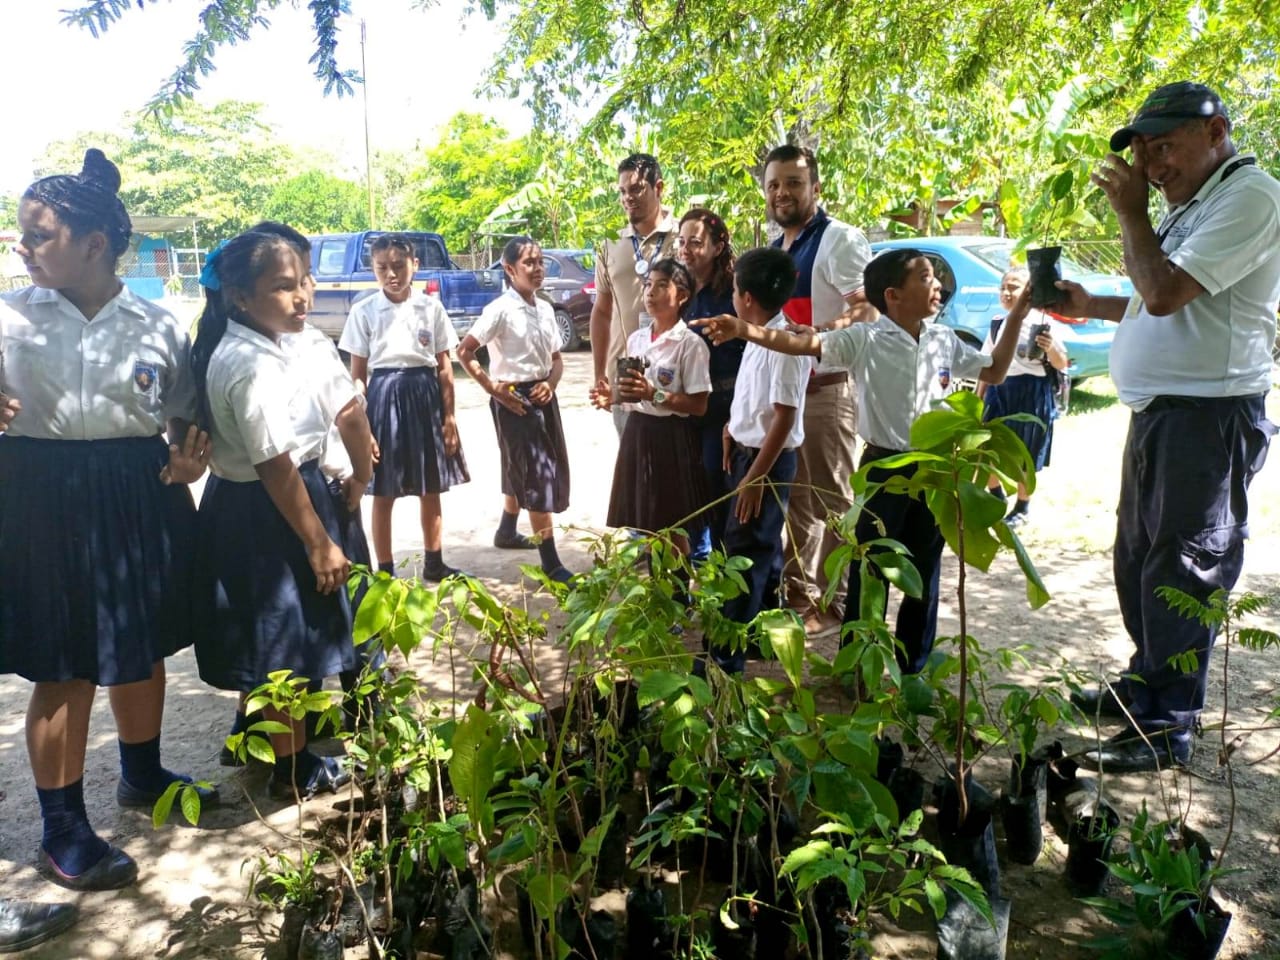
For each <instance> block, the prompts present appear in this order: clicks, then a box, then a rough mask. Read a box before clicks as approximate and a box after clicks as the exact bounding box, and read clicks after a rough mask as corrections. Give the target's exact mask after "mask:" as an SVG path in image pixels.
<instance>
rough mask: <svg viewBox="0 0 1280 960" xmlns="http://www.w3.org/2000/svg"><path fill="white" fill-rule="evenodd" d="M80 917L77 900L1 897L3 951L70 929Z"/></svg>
mask: <svg viewBox="0 0 1280 960" xmlns="http://www.w3.org/2000/svg"><path fill="white" fill-rule="evenodd" d="M79 917H80V910H79V909H78V908H77V907H76V905H75V904H74V903H31V902H30V901H29V900H0V953H17V952H18V951H19V950H26V949H27V948H28V947H34V946H35V945H36V944H37V943H44V942H45V941H46V940H50V939H52V938H53V937H56V936H57V935H58V934H60V933H62V932H63V931H64V930H68V929H70V928H71V927H72V926H73V925H74V924H75V922H76V920H78V919H79Z"/></svg>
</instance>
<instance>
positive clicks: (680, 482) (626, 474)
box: [609, 413, 710, 531]
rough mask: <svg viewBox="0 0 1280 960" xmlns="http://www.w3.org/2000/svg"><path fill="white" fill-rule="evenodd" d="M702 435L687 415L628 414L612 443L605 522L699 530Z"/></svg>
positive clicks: (703, 489)
mask: <svg viewBox="0 0 1280 960" xmlns="http://www.w3.org/2000/svg"><path fill="white" fill-rule="evenodd" d="M708 499H710V498H709V496H708V494H707V477H706V471H704V470H703V469H702V439H701V433H700V431H699V428H698V424H697V422H696V421H695V420H694V418H693V417H676V416H671V417H654V416H651V415H649V414H647V413H632V414H631V415H630V416H629V417H627V426H626V429H624V430H623V431H622V439H621V440H620V441H619V443H618V462H617V464H616V465H615V466H614V468H613V492H612V494H611V495H610V497H609V526H611V527H628V528H630V529H633V530H647V531H658V530H664V529H666V528H667V527H671V526H676V525H679V526H680V527H683V528H684V529H685V530H686V531H692V530H694V529H696V528H699V527H700V526H701V525H702V523H704V522H705V520H704V519H702V518H700V517H695V516H693V514H697V513H699V511H701V510H703V508H705V507H706V505H707V501H708Z"/></svg>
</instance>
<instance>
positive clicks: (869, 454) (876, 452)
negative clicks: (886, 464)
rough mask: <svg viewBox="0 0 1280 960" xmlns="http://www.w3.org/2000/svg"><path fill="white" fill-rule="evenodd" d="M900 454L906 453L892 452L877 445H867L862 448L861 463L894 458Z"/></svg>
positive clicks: (901, 451) (903, 451)
mask: <svg viewBox="0 0 1280 960" xmlns="http://www.w3.org/2000/svg"><path fill="white" fill-rule="evenodd" d="M900 453H906V451H905V450H892V449H890V448H889V447H882V446H880V445H879V444H875V443H868V444H866V445H865V446H864V447H863V448H862V462H863V463H866V462H868V461H870V460H885V459H887V458H889V457H896V456H897V455H898V454H900Z"/></svg>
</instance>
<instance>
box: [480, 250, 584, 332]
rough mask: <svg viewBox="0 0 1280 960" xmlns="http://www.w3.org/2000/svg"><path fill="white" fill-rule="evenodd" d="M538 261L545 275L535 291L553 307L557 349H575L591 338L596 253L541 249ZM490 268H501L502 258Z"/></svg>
mask: <svg viewBox="0 0 1280 960" xmlns="http://www.w3.org/2000/svg"><path fill="white" fill-rule="evenodd" d="M542 265H543V268H544V269H545V270H546V276H545V277H544V278H543V280H542V286H541V287H539V288H538V294H539V296H541V297H542V299H544V300H546V301H547V302H548V303H549V304H551V306H552V307H553V308H555V311H556V327H557V328H558V329H559V330H560V349H561V350H577V349H578V348H579V347H580V346H582V344H583V343H585V342H587V341H588V340H590V339H591V308H592V307H593V306H594V305H595V302H596V255H595V253H594V252H593V251H591V250H543V251H542ZM491 269H494V270H498V271H499V272H502V262H501V261H497V262H495V263H494V264H493V266H492V268H491ZM504 278H505V274H504Z"/></svg>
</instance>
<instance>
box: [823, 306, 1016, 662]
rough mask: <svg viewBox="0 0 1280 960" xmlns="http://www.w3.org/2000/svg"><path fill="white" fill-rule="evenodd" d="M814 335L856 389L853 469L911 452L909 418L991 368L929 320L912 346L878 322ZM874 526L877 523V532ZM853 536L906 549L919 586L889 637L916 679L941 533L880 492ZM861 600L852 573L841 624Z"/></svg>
mask: <svg viewBox="0 0 1280 960" xmlns="http://www.w3.org/2000/svg"><path fill="white" fill-rule="evenodd" d="M818 336H819V338H820V340H821V343H822V360H823V363H824V364H826V365H828V366H841V367H845V368H846V369H848V370H849V371H850V373H851V374H852V375H853V378H854V380H855V381H856V382H857V385H858V410H859V418H858V433H859V434H861V436H862V438H863V439H864V440H865V441H866V446H865V448H864V449H863V452H862V459H861V461H860V463H859V466H860V467H862V466H866V465H867V464H868V463H873V462H875V461H876V460H883V459H885V458H886V457H891V456H893V455H894V454H898V453H903V452H905V451H907V450H910V449H911V425H912V424H913V423H914V422H915V421H916V418H917V417H919V416H920V415H921V414H924V413H927V412H928V411H930V410H932V409H934V408H935V407H936V406H938V405H939V404H940V403H941V402H942V400H943V398H944V397H946V396H947V394H949V393H951V391H952V390H954V389H955V383H956V382H957V381H959V380H962V379H973V378H976V377H977V376H978V375H979V374H980V373H981V372H982V371H983V370H985V369H986V368H987V367H989V366H990V365H991V357H990V356H988V355H987V354H984V353H981V352H980V351H978V350H975V349H974V348H973V347H971V346H969V345H968V344H966V343H965V342H964V341H963V340H961V339H960V338H959V337H957V336H956V335H955V332H954V331H953V330H951V328H950V327H945V326H943V325H942V324H939V323H934V322H932V321H929V320H925V321H924V322H923V323H922V324H921V328H920V339H919V340H918V341H917V340H916V339H915V338H914V337H912V336H911V334H909V333H907V331H906V330H904V329H902V327H900V326H898V325H897V324H896V323H894V322H893V321H892V320H890V319H889V318H888V317H885V316H881V317H880V319H878V320H877V321H876V322H875V323H855V324H852V325H850V326H848V327H845V328H843V329H841V330H831V331H828V332H825V333H821V334H819V335H818ZM914 473H915V466H914V465H911V466H908V467H899V468H896V469H893V470H885V469H879V468H873V469H872V470H871V471H870V472H869V474H868V477H869V479H870V480H871V481H872V482H873V483H880V482H882V481H884V480H886V479H888V478H889V477H891V476H895V475H901V476H911V475H912V474H914ZM877 520H879V521H880V522H882V523H883V524H884V528H885V531H884V533H881V532H880V531H879V529H878V527H877V526H876V521H877ZM854 534H855V536H856V537H857V539H858V542H859V543H865V542H867V541H868V540H873V539H875V538H877V537H881V536H884V537H890V538H892V539H894V540H898V541H900V542H901V543H902V544H903V545H904V546H906V548H907V549H908V550H910V551H911V562H912V563H913V564H915V567H916V569H917V570H918V571H919V572H920V579H921V581H922V582H923V584H924V588H923V590H922V593H921V596H920V597H918V598H916V597H907V596H904V597H903V598H902V603H901V605H900V606H899V608H898V622H897V630H896V635H897V638H898V640H899V641H900V642H901V643H902V645H903V648H904V649H899V650H898V665H899V666H900V667H901V668H902V670H903V671H904V672H907V673H919V672H920V670H921V669H923V667H924V665H925V662H926V661H927V660H928V657H929V653H930V651H932V650H933V642H934V639H935V638H936V636H937V633H938V589H939V578H940V573H941V569H942V548H943V545H944V541H943V538H942V532H941V531H940V530H939V529H938V524H937V522H936V521H935V520H934V518H933V514H932V513H930V511H929V508H928V506H926V505H925V504H924V502H923V501H921V500H918V499H916V498H914V497H908V496H906V495H904V494H897V493H886V492H885V491H883V490H880V491H877V492H876V493H875V494H874V495H873V496H872V497H871V498H870V499H868V500H867V502H866V504H864V506H863V510H862V512H861V513H860V514H859V516H858V522H857V524H856V526H855V528H854ZM861 597H862V582H861V577H859V576H858V574H857V571H851V572H850V575H849V590H848V597H847V600H846V601H845V608H844V622H845V623H846V624H848V623H853V622H854V621H856V620H858V619H859V606H860V603H861Z"/></svg>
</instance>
